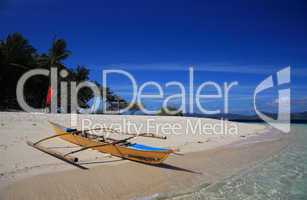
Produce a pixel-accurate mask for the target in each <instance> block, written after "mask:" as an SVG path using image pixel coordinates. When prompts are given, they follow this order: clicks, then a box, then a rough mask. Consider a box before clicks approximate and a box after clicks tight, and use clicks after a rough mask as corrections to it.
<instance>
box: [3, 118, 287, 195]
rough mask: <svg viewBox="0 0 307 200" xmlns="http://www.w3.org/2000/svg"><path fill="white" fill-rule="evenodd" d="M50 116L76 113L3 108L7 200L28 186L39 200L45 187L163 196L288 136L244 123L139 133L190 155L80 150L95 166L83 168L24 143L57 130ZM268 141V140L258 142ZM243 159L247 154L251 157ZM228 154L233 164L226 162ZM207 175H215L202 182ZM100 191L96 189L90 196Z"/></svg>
mask: <svg viewBox="0 0 307 200" xmlns="http://www.w3.org/2000/svg"><path fill="white" fill-rule="evenodd" d="M82 118H90V119H92V120H93V121H94V122H95V121H96V122H97V121H99V122H101V121H103V122H104V123H106V124H110V123H113V122H120V121H121V120H122V118H129V119H130V120H134V121H135V122H137V123H140V124H142V123H145V120H146V119H144V116H122V115H114V116H110V115H106V116H104V115H91V116H88V115H81V116H80V119H82ZM147 118H149V119H154V120H156V121H158V122H159V123H168V122H170V123H172V122H174V121H176V122H178V121H179V122H180V123H182V124H183V125H184V124H185V121H186V120H187V119H186V118H184V117H160V116H157V117H155V116H150V117H147ZM47 120H52V121H55V122H59V123H61V124H63V125H68V126H69V115H61V114H31V113H0V122H1V126H2V129H1V132H0V133H1V134H0V139H1V141H5V142H6V143H5V144H3V143H2V144H1V145H6V146H7V147H6V149H0V152H1V154H2V155H4V156H3V157H2V158H1V159H2V160H1V163H4V165H0V172H1V177H0V194H1V195H2V196H5V199H20V198H23V197H22V196H20V195H25V194H24V193H25V192H26V191H25V190H26V189H27V190H32V191H33V193H31V194H30V193H27V195H30V196H29V197H28V198H27V199H29V198H31V199H39V197H40V195H43V194H48V195H47V196H48V197H45V196H44V199H54V198H52V197H57V199H61V198H62V197H61V196H62V195H63V194H65V195H66V196H65V195H64V197H63V198H62V199H71V198H72V197H70V196H69V195H71V193H73V192H76V191H75V190H78V192H76V195H77V196H74V199H78V198H81V197H82V198H81V199H95V197H96V198H97V195H98V196H100V195H104V196H105V195H107V196H108V199H135V198H143V197H150V196H152V195H154V196H152V197H156V196H157V195H158V192H159V194H160V195H162V194H170V193H172V191H175V190H178V189H179V188H184V187H185V186H186V185H188V186H189V188H190V189H191V187H190V186H192V185H193V186H194V187H197V185H199V184H213V183H214V182H215V181H216V180H217V179H220V178H222V177H225V176H226V175H227V174H231V173H234V172H235V171H237V170H238V169H239V168H240V169H242V168H244V166H246V165H247V164H250V163H253V162H256V161H258V160H261V159H263V158H264V157H266V156H269V155H271V154H274V152H275V153H276V152H277V151H278V149H280V148H282V146H284V144H285V143H287V138H286V137H283V136H282V135H281V134H279V133H278V132H277V131H275V130H273V129H269V128H268V127H266V126H264V125H261V124H260V125H259V124H244V123H236V125H237V126H238V127H239V128H240V135H235V136H230V135H192V134H190V135H189V133H187V134H186V135H180V136H176V135H175V136H172V135H171V136H169V137H168V139H167V140H166V141H161V140H156V139H148V138H137V139H136V140H135V142H138V143H146V144H150V145H154V146H161V147H166V146H168V147H169V146H173V147H177V148H180V149H181V152H182V153H184V154H185V155H184V156H171V157H170V158H169V159H167V160H166V161H165V163H164V164H162V165H160V166H151V165H144V164H141V163H135V162H132V161H127V160H121V159H119V158H116V157H113V156H109V155H104V154H101V153H97V152H96V151H88V152H84V153H83V152H82V154H80V155H78V156H80V158H81V160H82V164H84V165H85V166H87V167H89V170H86V171H83V170H79V169H75V168H74V167H73V166H70V165H68V164H66V163H64V162H62V161H59V160H57V159H55V158H53V157H50V156H48V155H46V154H43V153H42V152H39V151H37V150H35V149H33V148H31V147H29V146H27V145H26V144H25V141H26V140H31V141H33V140H34V141H35V140H37V139H39V138H42V137H45V136H48V135H50V134H53V133H52V130H51V129H50V127H49V125H48V123H47ZM189 120H190V119H189ZM192 120H193V119H192ZM195 120H202V121H203V122H205V123H212V124H213V123H219V120H212V119H199V118H196V119H195ZM231 123H232V122H231ZM3 124H4V125H3ZM182 132H184V130H182ZM47 145H52V148H60V149H61V150H71V148H74V147H72V146H67V145H68V144H67V143H65V142H64V141H61V140H57V141H53V142H51V143H49V142H48V143H47ZM54 145H55V146H54ZM261 146H263V147H262V148H259V147H261ZM263 149H266V150H265V151H264V150H263ZM239 158H244V159H245V161H242V160H240V159H239ZM226 161H228V162H227V165H229V166H228V167H229V169H227V168H225V166H224V165H225V162H226ZM114 172H116V173H114ZM199 172H200V173H202V174H200V173H199ZM106 179H110V180H106ZM203 180H208V182H205V183H201V182H202V181H203ZM60 185H62V186H61V187H60ZM145 186H146V187H145ZM147 187H148V188H149V189H148V188H147ZM61 188H63V189H61ZM125 188H126V189H125ZM36 190H39V191H36ZM51 191H52V192H51ZM66 191H67V193H66ZM94 193H95V194H96V195H94V196H91V195H92V194H94ZM53 195H54V196H53ZM0 197H1V196H0ZM60 197H61V198H60Z"/></svg>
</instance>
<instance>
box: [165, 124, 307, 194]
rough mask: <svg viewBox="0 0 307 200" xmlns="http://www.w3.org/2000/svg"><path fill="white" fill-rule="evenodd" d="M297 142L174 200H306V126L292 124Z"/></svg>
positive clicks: (292, 131)
mask: <svg viewBox="0 0 307 200" xmlns="http://www.w3.org/2000/svg"><path fill="white" fill-rule="evenodd" d="M291 133H293V139H294V141H293V142H291V143H290V145H289V146H288V147H287V148H285V149H283V150H282V151H281V152H280V153H278V154H277V155H274V156H272V157H271V158H269V159H267V160H264V161H262V162H260V163H259V164H257V165H256V166H255V167H254V168H252V169H248V170H245V171H243V172H241V173H239V174H236V175H233V176H231V177H229V178H227V179H225V180H223V181H220V182H218V183H216V184H214V185H212V186H210V187H203V188H200V189H198V190H197V191H194V192H192V193H189V194H185V195H180V196H175V197H173V198H170V199H172V200H185V199H204V200H228V199H229V200H241V199H242V200H243V199H244V200H245V199H246V200H247V199H250V200H254V199H261V200H264V199H281V200H282V199H285V200H286V199H287V200H288V199H289V200H307V125H293V126H292V130H291Z"/></svg>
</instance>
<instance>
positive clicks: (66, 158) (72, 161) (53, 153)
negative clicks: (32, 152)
mask: <svg viewBox="0 0 307 200" xmlns="http://www.w3.org/2000/svg"><path fill="white" fill-rule="evenodd" d="M27 144H28V145H29V146H31V147H34V148H36V149H38V150H40V151H42V152H44V153H47V154H49V155H51V156H53V157H55V158H58V159H60V160H63V161H65V162H67V163H70V164H72V165H75V166H77V167H79V168H81V169H87V168H86V167H83V166H81V165H78V164H77V163H76V162H78V158H77V157H73V156H70V155H65V154H63V153H60V152H57V151H55V150H51V149H48V148H47V147H44V146H41V145H39V144H36V145H35V144H34V143H33V142H30V141H27Z"/></svg>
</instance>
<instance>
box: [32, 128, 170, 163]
mask: <svg viewBox="0 0 307 200" xmlns="http://www.w3.org/2000/svg"><path fill="white" fill-rule="evenodd" d="M49 123H50V124H51V125H52V127H53V130H54V132H55V135H53V136H50V137H47V138H44V139H41V140H39V141H37V142H35V143H32V142H27V143H28V145H30V146H32V147H34V148H36V149H39V150H41V151H43V152H45V153H47V154H49V155H52V156H54V157H56V158H59V159H61V160H64V161H66V162H68V163H70V164H73V165H75V166H78V167H80V168H85V167H83V166H80V165H79V164H78V163H77V162H78V158H77V157H73V156H72V154H75V153H78V152H81V151H84V150H87V149H93V150H97V151H99V152H102V153H107V154H110V155H112V156H116V157H120V158H123V159H128V160H132V161H137V162H142V163H147V164H159V163H162V162H163V161H164V160H165V159H166V158H167V157H168V156H169V155H170V154H171V153H175V151H174V150H173V149H167V148H158V147H151V146H146V145H142V144H137V143H130V142H129V140H131V139H133V138H135V137H137V136H144V137H154V138H159V139H166V137H161V136H156V135H155V134H148V133H144V134H139V135H136V134H128V135H133V136H130V137H128V138H125V139H122V140H116V139H112V138H105V137H104V136H98V135H93V134H90V133H88V131H79V130H76V129H70V128H66V127H63V126H61V125H59V124H56V123H53V122H49ZM55 137H59V138H61V139H63V140H65V141H68V142H70V143H72V144H75V145H78V146H81V148H80V149H78V150H75V151H71V152H69V153H67V154H63V153H59V152H56V151H54V150H50V149H47V148H45V147H43V146H41V145H40V143H41V142H43V141H46V140H49V139H52V138H55ZM175 154H176V153H175Z"/></svg>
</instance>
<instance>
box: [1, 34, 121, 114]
mask: <svg viewBox="0 0 307 200" xmlns="http://www.w3.org/2000/svg"><path fill="white" fill-rule="evenodd" d="M70 55H71V52H70V51H69V50H68V49H67V44H66V42H65V40H64V39H54V40H53V41H52V43H51V45H50V49H49V50H48V52H46V53H39V52H38V51H37V50H36V49H35V48H34V47H33V46H32V45H31V44H30V43H29V41H28V40H27V39H25V38H24V37H23V36H22V35H21V34H20V33H13V34H10V35H8V36H7V37H6V38H5V39H3V40H1V41H0V93H1V95H0V109H1V110H12V109H16V110H19V109H20V107H19V105H18V103H17V97H16V87H17V82H18V80H19V78H20V77H21V76H22V75H23V74H24V73H25V72H27V71H29V70H32V69H48V70H50V68H51V67H56V68H57V70H58V72H60V71H61V70H62V69H65V70H67V71H68V74H69V75H68V76H67V77H65V78H61V77H60V76H58V77H59V81H67V82H70V81H76V83H77V84H78V83H80V82H82V81H88V80H89V69H88V68H87V67H86V66H81V65H78V66H75V67H73V68H69V67H67V66H65V64H64V60H65V59H67V58H68V57H69V56H70ZM96 84H98V83H96ZM49 85H50V78H49V77H46V76H34V77H31V78H30V79H29V80H28V81H27V83H26V85H25V89H24V95H25V99H26V101H27V103H28V104H29V105H31V106H33V107H35V108H44V107H45V105H46V95H47V91H48V87H49ZM68 85H70V84H68ZM98 86H99V87H100V89H101V91H103V87H102V86H100V85H99V84H98ZM58 88H60V87H58ZM69 90H70V88H68V91H69ZM106 91H107V101H108V102H109V104H110V105H111V109H114V110H116V109H118V108H123V107H125V106H126V105H127V103H126V101H125V100H124V99H122V98H121V97H120V96H118V95H115V94H113V93H112V91H111V90H110V89H109V88H106ZM68 96H70V95H69V94H68ZM92 97H93V94H92V91H91V90H90V89H89V88H83V89H81V90H80V92H79V93H78V102H79V105H80V106H81V107H87V102H88V100H90V99H91V98H92ZM116 102H117V103H116ZM118 102H120V103H119V104H118ZM69 103H70V100H69V99H68V111H69Z"/></svg>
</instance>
